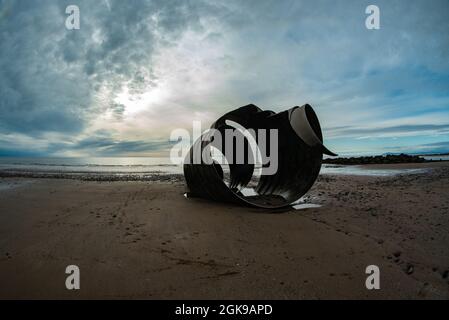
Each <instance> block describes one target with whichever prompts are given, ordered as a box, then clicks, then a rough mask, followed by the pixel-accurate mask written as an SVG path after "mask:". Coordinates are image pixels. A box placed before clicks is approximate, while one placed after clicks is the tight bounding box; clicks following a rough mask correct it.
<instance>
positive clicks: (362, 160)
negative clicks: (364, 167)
mask: <svg viewBox="0 0 449 320" xmlns="http://www.w3.org/2000/svg"><path fill="white" fill-rule="evenodd" d="M423 162H430V161H428V160H425V159H424V158H421V157H419V156H410V155H407V154H400V155H386V156H371V157H351V158H334V159H324V160H323V163H326V164H341V165H360V164H391V163H423Z"/></svg>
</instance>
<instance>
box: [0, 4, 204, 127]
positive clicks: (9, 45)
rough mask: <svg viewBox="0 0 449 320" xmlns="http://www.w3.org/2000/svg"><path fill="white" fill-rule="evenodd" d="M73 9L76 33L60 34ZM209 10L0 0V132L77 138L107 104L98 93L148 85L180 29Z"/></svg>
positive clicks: (191, 25) (196, 6) (184, 6)
mask: <svg viewBox="0 0 449 320" xmlns="http://www.w3.org/2000/svg"><path fill="white" fill-rule="evenodd" d="M71 4H76V5H78V6H79V8H80V11H81V29H80V30H76V31H69V30H66V28H65V19H66V17H67V16H66V14H65V8H66V7H67V6H68V5H71ZM209 9H210V8H209V7H208V6H207V5H203V4H202V3H201V2H200V1H179V2H178V1H165V0H161V1H137V0H131V1H129V0H128V1H118V0H108V1H71V0H70V1H49V0H42V1H21V0H18V1H13V0H0V31H1V32H0V43H1V46H0V68H1V73H0V132H6V133H11V132H20V133H25V134H33V135H36V134H41V133H44V132H66V133H77V132H80V131H81V130H82V129H83V128H84V127H85V126H86V125H87V123H88V121H89V120H91V119H92V118H95V116H96V115H97V114H98V112H101V111H103V110H104V109H107V108H108V107H109V106H111V108H112V111H113V112H115V113H118V114H120V113H122V112H123V110H122V111H121V110H119V107H118V106H117V105H115V104H113V103H111V101H109V99H110V98H112V97H102V98H101V99H103V100H100V101H98V98H97V100H95V99H94V97H95V96H96V94H97V93H98V91H99V90H100V89H101V88H104V87H106V88H109V89H110V90H114V89H118V88H119V86H120V84H121V82H122V81H129V86H130V88H131V89H132V90H134V91H139V90H140V91H141V90H143V89H144V88H147V87H148V86H152V85H154V83H153V80H154V75H153V74H152V72H151V58H152V54H153V52H154V48H155V47H156V46H158V45H162V44H164V45H169V44H170V42H173V41H176V39H177V37H178V36H179V35H180V34H181V33H182V32H183V31H184V30H186V29H187V28H201V25H200V23H199V16H200V15H201V14H205V11H207V10H209Z"/></svg>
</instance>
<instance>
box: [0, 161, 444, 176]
mask: <svg viewBox="0 0 449 320" xmlns="http://www.w3.org/2000/svg"><path fill="white" fill-rule="evenodd" d="M429 159H432V160H440V159H441V160H449V156H439V157H429ZM0 171H20V172H43V173H47V172H57V173H96V174H102V173H104V174H111V173H112V174H132V175H139V174H148V173H171V174H182V166H181V165H176V164H173V163H171V161H170V159H168V158H149V157H90V158H8V157H0ZM423 171H425V169H388V170H387V169H365V168H363V167H362V166H339V165H326V164H325V165H323V167H322V169H321V174H345V175H372V176H389V175H395V174H404V173H420V172H423Z"/></svg>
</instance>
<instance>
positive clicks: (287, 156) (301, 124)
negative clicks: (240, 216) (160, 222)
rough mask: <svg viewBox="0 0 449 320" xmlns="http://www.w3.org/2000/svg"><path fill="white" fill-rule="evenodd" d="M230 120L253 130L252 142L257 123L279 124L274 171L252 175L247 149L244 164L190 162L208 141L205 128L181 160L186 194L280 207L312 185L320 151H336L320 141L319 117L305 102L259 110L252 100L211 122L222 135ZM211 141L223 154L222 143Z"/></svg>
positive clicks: (264, 126)
mask: <svg viewBox="0 0 449 320" xmlns="http://www.w3.org/2000/svg"><path fill="white" fill-rule="evenodd" d="M230 123H235V124H238V125H240V126H241V127H243V128H244V129H253V130H255V131H256V139H255V140H256V142H257V143H259V136H258V135H257V129H267V130H269V129H277V130H278V166H277V171H276V173H275V174H271V175H258V176H255V171H256V170H255V165H254V162H251V161H250V159H252V158H251V157H252V156H253V155H252V154H251V153H249V152H245V154H244V156H245V162H244V163H243V164H235V161H234V162H233V163H234V164H232V163H231V164H228V165H223V164H218V163H217V162H214V163H211V164H206V163H200V164H193V158H194V157H195V156H200V155H201V152H203V150H204V149H205V148H206V146H208V144H210V143H211V142H210V141H209V142H208V141H203V138H204V137H203V136H204V135H205V134H207V133H205V134H203V136H202V137H201V138H200V139H198V140H197V141H196V142H195V143H194V144H193V146H192V147H191V149H190V151H189V154H188V155H187V158H186V161H185V163H184V176H185V179H186V182H187V187H188V191H189V192H188V194H189V195H190V196H193V197H202V198H206V199H210V200H215V201H221V202H232V203H236V204H240V205H247V206H253V207H259V208H270V209H274V208H283V207H286V206H289V205H290V204H292V203H293V202H295V201H297V200H298V199H300V198H301V197H302V196H303V195H304V194H305V193H306V192H307V191H308V190H309V189H310V188H311V187H312V185H313V183H314V182H315V180H316V178H317V177H318V174H319V172H320V169H321V163H322V158H323V154H328V155H335V154H334V153H332V152H331V151H329V150H328V149H327V148H326V147H324V145H323V136H322V132H321V127H320V124H319V121H318V118H317V116H316V114H315V112H314V111H313V108H312V107H311V106H310V105H308V104H306V105H304V106H302V107H293V108H291V109H289V110H286V111H283V112H279V113H275V112H273V111H263V110H261V109H260V108H258V107H257V106H255V105H252V104H251V105H247V106H244V107H241V108H238V109H236V110H234V111H231V112H229V113H227V114H225V115H224V116H222V117H221V118H219V119H218V120H217V121H216V122H215V123H214V124H213V125H212V127H211V128H212V129H216V130H218V131H220V133H222V134H223V136H225V135H224V132H225V130H226V129H229V128H235V127H232V126H230ZM205 140H207V139H205ZM245 142H248V141H245ZM270 143H271V142H270V139H268V144H270ZM216 147H217V148H218V149H219V151H220V152H221V153H222V154H223V155H224V154H226V152H225V151H226V150H224V149H225V146H223V147H222V148H221V149H220V147H218V146H216ZM236 156H237V155H235V154H234V157H236ZM189 160H190V161H189ZM227 160H230V159H227Z"/></svg>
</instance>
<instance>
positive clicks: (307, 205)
mask: <svg viewBox="0 0 449 320" xmlns="http://www.w3.org/2000/svg"><path fill="white" fill-rule="evenodd" d="M292 208H293V209H295V210H302V209H310V208H321V204H315V203H300V204H295V205H292Z"/></svg>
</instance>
